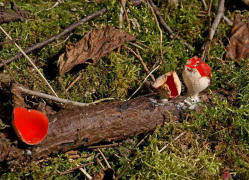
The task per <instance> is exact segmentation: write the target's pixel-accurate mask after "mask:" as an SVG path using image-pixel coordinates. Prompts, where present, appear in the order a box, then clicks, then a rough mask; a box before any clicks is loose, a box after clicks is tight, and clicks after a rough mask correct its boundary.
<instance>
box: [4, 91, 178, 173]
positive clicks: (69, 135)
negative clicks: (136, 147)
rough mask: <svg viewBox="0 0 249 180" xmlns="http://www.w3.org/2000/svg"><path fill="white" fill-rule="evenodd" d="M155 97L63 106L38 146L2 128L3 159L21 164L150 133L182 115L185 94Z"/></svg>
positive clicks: (51, 121)
mask: <svg viewBox="0 0 249 180" xmlns="http://www.w3.org/2000/svg"><path fill="white" fill-rule="evenodd" d="M153 99H154V97H152V96H150V97H146V96H144V97H138V98H136V99H132V100H129V101H126V102H105V103H100V104H97V105H90V106H87V107H81V108H75V109H67V110H61V111H60V112H58V113H57V114H55V115H53V116H50V117H49V121H50V124H49V130H48V134H47V137H46V138H45V139H44V140H43V142H42V143H41V144H39V145H36V146H27V145H23V144H21V143H20V142H19V143H17V141H16V137H13V134H12V137H10V136H11V135H10V132H9V133H8V134H7V133H1V132H0V162H1V163H3V162H5V165H6V164H8V166H12V165H14V164H15V165H16V164H18V165H21V164H22V163H24V162H29V161H30V160H35V159H39V158H42V157H45V156H47V155H49V154H51V153H58V152H65V151H67V150H70V149H74V148H77V147H79V146H90V145H93V144H96V143H100V142H109V141H113V140H120V139H124V138H127V137H132V136H134V135H135V134H137V135H138V134H141V133H146V132H148V131H152V130H154V129H155V128H156V127H157V126H158V125H159V126H160V125H163V123H164V122H165V121H168V120H171V119H173V120H178V119H179V117H180V115H181V113H182V110H181V109H178V108H177V104H178V103H179V102H180V101H182V97H180V98H177V99H173V100H170V101H169V102H167V103H166V104H164V105H163V104H159V103H155V101H154V100H153ZM13 133H14V132H13ZM0 167H1V166H0ZM0 170H1V168H0Z"/></svg>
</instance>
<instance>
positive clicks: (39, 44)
mask: <svg viewBox="0 0 249 180" xmlns="http://www.w3.org/2000/svg"><path fill="white" fill-rule="evenodd" d="M106 12H107V8H103V9H101V10H100V11H97V12H95V13H93V14H91V15H89V16H87V17H84V18H83V19H81V20H79V21H78V22H76V23H74V24H72V25H70V26H68V27H67V28H66V29H64V30H63V31H62V32H61V33H59V34H57V35H55V36H52V37H51V38H49V39H47V40H45V41H43V42H40V43H37V44H35V45H33V46H31V47H29V48H27V49H25V50H24V52H25V53H30V52H32V51H34V50H36V49H39V48H42V47H43V46H45V45H47V44H49V43H51V42H53V41H55V40H58V39H59V38H61V37H62V36H64V35H65V34H67V33H69V32H71V31H73V30H74V29H75V28H77V27H78V26H80V25H82V24H84V23H86V22H88V21H90V20H92V19H94V18H95V17H98V16H101V15H103V14H104V13H106ZM22 56H23V54H22V53H18V54H16V55H15V56H13V57H11V58H9V59H7V60H5V61H4V63H5V64H8V63H10V62H12V61H14V60H15V59H17V58H20V57H22ZM0 67H3V63H1V64H0Z"/></svg>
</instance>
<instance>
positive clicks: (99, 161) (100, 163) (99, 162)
mask: <svg viewBox="0 0 249 180" xmlns="http://www.w3.org/2000/svg"><path fill="white" fill-rule="evenodd" d="M96 160H97V163H98V164H99V165H100V166H101V168H102V169H105V166H104V165H103V164H102V162H101V160H100V159H99V158H98V156H97V157H96Z"/></svg>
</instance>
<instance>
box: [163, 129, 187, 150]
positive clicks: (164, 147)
mask: <svg viewBox="0 0 249 180" xmlns="http://www.w3.org/2000/svg"><path fill="white" fill-rule="evenodd" d="M184 134H186V131H184V132H182V133H181V134H180V135H178V136H177V137H176V138H175V139H174V141H177V139H179V138H180V137H182V136H183V135H184ZM169 144H170V143H168V144H166V145H165V146H163V148H162V149H160V150H159V153H161V152H162V151H164V150H165V149H166V148H167V147H168V146H169Z"/></svg>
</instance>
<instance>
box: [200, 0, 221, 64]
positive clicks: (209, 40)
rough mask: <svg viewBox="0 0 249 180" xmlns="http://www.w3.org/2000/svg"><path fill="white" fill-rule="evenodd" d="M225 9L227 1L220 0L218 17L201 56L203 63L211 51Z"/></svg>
mask: <svg viewBox="0 0 249 180" xmlns="http://www.w3.org/2000/svg"><path fill="white" fill-rule="evenodd" d="M224 7H225V0H220V1H219V6H218V12H217V15H216V17H215V19H214V22H213V24H212V26H211V28H210V31H209V35H208V40H207V41H206V42H205V44H204V45H203V51H202V56H201V60H202V61H205V59H206V55H207V52H208V50H209V46H210V43H211V41H212V40H213V37H214V34H215V31H216V29H217V27H218V25H219V23H220V20H221V18H222V17H223V15H224Z"/></svg>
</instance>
